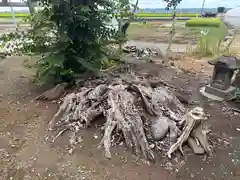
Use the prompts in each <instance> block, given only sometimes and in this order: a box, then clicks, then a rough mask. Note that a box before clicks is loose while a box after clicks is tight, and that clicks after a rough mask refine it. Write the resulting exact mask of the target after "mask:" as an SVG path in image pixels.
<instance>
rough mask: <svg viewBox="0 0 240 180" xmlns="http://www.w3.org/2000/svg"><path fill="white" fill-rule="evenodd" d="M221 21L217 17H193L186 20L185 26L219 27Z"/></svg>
mask: <svg viewBox="0 0 240 180" xmlns="http://www.w3.org/2000/svg"><path fill="white" fill-rule="evenodd" d="M222 24H223V22H222V21H221V20H220V19H219V18H193V19H190V20H188V21H187V22H186V24H185V25H186V27H216V28H218V27H220V26H221V25H222Z"/></svg>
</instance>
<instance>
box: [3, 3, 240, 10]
mask: <svg viewBox="0 0 240 180" xmlns="http://www.w3.org/2000/svg"><path fill="white" fill-rule="evenodd" d="M0 1H1V0H0ZM9 1H10V2H20V1H21V0H9ZM132 1H136V0H132ZM202 1H203V0H182V2H181V4H180V5H179V6H178V8H201V7H202ZM220 6H224V7H226V8H234V7H236V6H240V0H206V1H205V5H204V7H205V8H217V7H220ZM139 7H140V8H165V7H166V5H165V4H164V2H163V0H139ZM14 10H15V11H19V10H28V9H27V8H22V7H15V8H14ZM1 11H10V7H0V12H1Z"/></svg>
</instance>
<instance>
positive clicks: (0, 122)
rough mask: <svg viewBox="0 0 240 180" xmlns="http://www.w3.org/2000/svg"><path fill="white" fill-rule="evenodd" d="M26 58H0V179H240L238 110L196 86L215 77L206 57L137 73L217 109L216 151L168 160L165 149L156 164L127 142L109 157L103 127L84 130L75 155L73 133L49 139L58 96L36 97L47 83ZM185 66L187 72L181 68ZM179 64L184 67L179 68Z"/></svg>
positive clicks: (213, 110)
mask: <svg viewBox="0 0 240 180" xmlns="http://www.w3.org/2000/svg"><path fill="white" fill-rule="evenodd" d="M23 60H24V57H10V58H7V59H4V60H2V61H0V180H8V179H9V180H10V179H11V180H28V179H29V180H30V179H31V180H35V179H36V180H40V179H49V180H68V179H69V180H81V179H91V180H94V179H96V180H99V179H101V180H108V179H109V180H110V179H111V180H113V179H115V180H123V179H131V180H135V179H136V180H146V179H149V180H155V179H156V180H158V179H161V180H176V179H177V180H187V179H195V180H203V179H207V180H231V179H232V180H234V179H235V180H237V179H239V178H240V174H239V173H240V132H239V131H237V128H240V114H234V113H233V112H232V111H231V110H229V105H226V104H225V103H221V104H219V103H216V102H208V101H206V100H202V98H201V97H200V96H199V93H198V88H199V87H200V86H202V85H203V84H205V83H207V81H208V80H209V74H210V73H211V70H212V69H211V67H210V66H209V65H208V64H207V63H206V60H194V59H185V60H182V61H180V62H175V66H173V68H164V67H163V66H162V65H156V64H150V63H139V64H138V65H136V66H135V67H134V69H133V71H135V72H136V73H137V74H139V75H146V74H148V75H152V76H157V77H161V78H162V79H164V80H165V81H167V82H168V83H170V84H172V85H174V86H176V87H178V88H182V89H184V90H185V91H189V92H191V96H189V98H191V99H193V100H200V101H201V105H202V106H203V107H205V108H206V110H207V111H208V113H210V114H211V118H210V120H209V124H210V125H211V129H212V133H211V136H210V137H211V142H212V144H213V146H214V155H213V157H210V158H209V159H208V160H207V161H204V160H203V159H204V157H202V156H196V155H193V153H192V152H191V151H190V150H189V149H188V148H185V149H184V150H185V153H186V155H185V157H182V156H180V155H178V154H177V155H176V157H175V158H174V159H173V160H169V159H167V158H166V157H163V156H162V155H159V158H158V160H157V162H156V164H148V163H146V162H145V161H144V160H139V161H138V162H135V160H136V159H135V157H134V156H133V155H132V154H131V152H129V151H127V150H126V149H125V147H124V146H118V147H114V148H113V149H112V153H113V158H112V159H111V160H107V159H106V158H105V157H104V155H103V150H102V149H98V148H97V146H98V143H99V141H100V139H101V134H100V133H99V132H100V131H99V129H98V128H95V127H92V128H90V129H88V130H87V131H83V134H84V141H83V144H82V145H81V146H79V147H78V148H77V150H76V151H75V153H74V154H73V155H69V154H68V153H67V151H66V148H67V144H68V137H67V134H66V135H64V136H62V137H60V138H59V139H58V140H57V141H56V142H55V143H52V142H49V135H50V133H49V132H48V131H47V124H48V121H49V120H50V119H51V117H52V115H53V114H54V113H55V112H56V108H57V107H58V105H57V104H55V103H53V102H35V101H32V100H33V99H34V98H35V97H36V96H37V95H39V93H40V92H41V90H40V89H39V88H38V87H36V86H35V85H33V84H32V83H31V79H32V72H31V71H29V70H27V69H25V68H23V66H22V62H23ZM179 66H184V67H185V68H184V72H182V71H180V70H179V69H178V68H177V67H179ZM176 69H178V70H176Z"/></svg>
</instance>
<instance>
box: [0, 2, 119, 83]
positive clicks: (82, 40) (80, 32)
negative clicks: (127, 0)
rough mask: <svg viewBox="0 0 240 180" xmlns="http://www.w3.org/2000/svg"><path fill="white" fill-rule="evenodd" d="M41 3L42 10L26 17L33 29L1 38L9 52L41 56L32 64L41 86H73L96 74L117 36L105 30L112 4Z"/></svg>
mask: <svg viewBox="0 0 240 180" xmlns="http://www.w3.org/2000/svg"><path fill="white" fill-rule="evenodd" d="M41 2H42V9H41V10H40V11H38V12H36V13H35V14H34V15H33V16H31V17H29V18H28V21H29V22H30V24H31V26H32V28H30V29H29V30H28V31H26V32H20V31H18V32H17V33H11V34H7V35H5V36H4V38H3V40H4V42H5V45H6V44H7V43H10V45H9V46H11V47H12V52H11V53H13V52H15V53H18V54H19V53H21V54H32V55H41V57H42V58H40V59H39V60H38V61H37V63H36V65H35V67H36V69H37V73H36V80H37V82H39V83H41V84H43V83H49V82H50V83H59V82H68V83H74V82H75V80H76V78H77V77H78V76H80V75H81V74H83V73H86V72H91V73H92V74H97V73H98V72H99V70H100V69H101V67H102V60H103V59H104V57H105V56H104V55H105V53H104V52H103V48H104V47H105V46H106V44H107V43H106V42H107V41H109V39H111V38H112V36H113V35H115V34H116V32H115V31H114V30H113V29H111V28H108V27H106V22H108V21H109V20H110V19H111V17H112V16H113V11H112V9H113V8H112V7H113V4H111V3H110V2H109V1H99V0H92V1H90V2H89V3H87V4H86V3H84V2H81V1H77V0H73V1H70V2H67V1H64V0H60V1H48V0H42V1H41ZM99 6H101V7H103V10H100V9H99ZM15 42H18V43H17V45H16V43H15Z"/></svg>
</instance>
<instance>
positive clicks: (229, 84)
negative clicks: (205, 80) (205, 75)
mask: <svg viewBox="0 0 240 180" xmlns="http://www.w3.org/2000/svg"><path fill="white" fill-rule="evenodd" d="M209 64H211V65H213V66H214V70H213V76H212V80H211V82H210V83H209V84H207V85H206V86H204V87H202V88H201V89H200V92H201V93H202V95H204V96H205V97H207V98H209V99H212V100H217V101H223V100H228V99H231V98H232V97H233V96H234V94H235V91H236V86H235V80H236V77H237V76H238V74H239V69H240V59H239V58H237V57H234V56H221V57H219V58H217V59H214V60H211V61H209Z"/></svg>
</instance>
